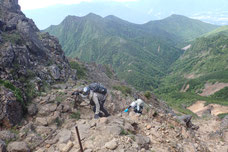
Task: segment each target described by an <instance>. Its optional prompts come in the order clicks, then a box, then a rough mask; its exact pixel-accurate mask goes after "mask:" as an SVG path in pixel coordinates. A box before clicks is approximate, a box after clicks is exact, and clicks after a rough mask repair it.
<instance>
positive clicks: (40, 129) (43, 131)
mask: <svg viewBox="0 0 228 152" xmlns="http://www.w3.org/2000/svg"><path fill="white" fill-rule="evenodd" d="M51 131H52V129H51V128H49V127H44V126H38V127H37V128H36V132H37V133H38V134H41V135H48V134H49V133H50V132H51Z"/></svg>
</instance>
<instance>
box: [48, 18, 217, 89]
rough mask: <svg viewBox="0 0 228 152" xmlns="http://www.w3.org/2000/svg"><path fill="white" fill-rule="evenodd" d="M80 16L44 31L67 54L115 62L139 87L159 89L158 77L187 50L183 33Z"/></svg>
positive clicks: (92, 59) (97, 60) (118, 71)
mask: <svg viewBox="0 0 228 152" xmlns="http://www.w3.org/2000/svg"><path fill="white" fill-rule="evenodd" d="M90 15H92V16H94V14H89V16H90ZM173 17H174V18H177V17H179V16H177V15H174V16H173ZM72 18H73V17H72ZM76 18H77V20H75V19H74V18H73V19H72V20H71V19H70V17H67V18H65V20H64V21H62V23H61V24H59V25H56V26H51V27H49V28H48V29H46V30H44V31H45V32H49V33H50V34H52V35H55V36H57V37H58V38H59V40H60V43H61V44H62V46H63V50H64V51H65V53H66V55H67V56H71V57H76V56H77V57H78V58H80V59H81V60H82V61H86V62H94V61H95V62H97V63H99V64H110V65H114V66H113V68H114V69H115V70H116V71H117V74H118V75H119V77H121V78H126V80H127V82H128V83H129V82H130V84H133V85H134V86H136V87H137V88H142V87H143V86H144V87H145V88H144V89H151V86H153V87H152V88H156V87H157V86H158V83H159V78H158V77H162V76H164V75H165V74H166V73H167V69H168V67H169V66H170V65H171V64H172V63H173V62H174V61H175V60H176V59H177V58H178V57H179V56H180V55H181V54H182V53H183V51H181V50H180V48H178V47H177V45H178V44H180V43H185V42H184V39H183V38H182V36H179V35H177V34H173V33H172V32H167V31H166V30H163V28H159V27H157V26H152V27H148V26H147V25H148V24H142V25H140V24H134V23H130V22H127V21H124V20H122V19H120V18H118V17H115V16H108V17H104V18H103V17H101V16H97V15H95V18H97V19H94V18H92V19H91V18H88V15H87V16H85V17H76ZM68 20H69V21H68ZM189 20H190V21H192V19H189ZM190 21H189V22H190ZM193 21H195V20H193ZM154 23H156V22H153V24H154ZM194 23H195V22H194ZM170 24H171V23H170ZM197 24H198V22H197ZM200 24H201V22H200ZM203 24H204V23H203ZM206 25H208V24H206ZM210 26H212V27H214V28H216V27H217V26H213V25H210ZM188 29H189V28H188ZM208 30H209V29H208ZM195 33H197V32H195ZM199 35H201V33H199V34H198V36H199ZM120 54H121V55H120ZM141 68H143V69H141ZM135 70H136V73H134V72H135ZM132 72H133V73H132ZM143 73H144V74H143ZM133 75H134V76H135V77H137V76H138V75H140V77H138V79H140V78H141V79H143V80H142V81H141V80H135V78H134V76H133ZM144 75H145V76H144ZM157 75H158V76H157ZM136 81H140V82H136ZM143 81H145V82H143Z"/></svg>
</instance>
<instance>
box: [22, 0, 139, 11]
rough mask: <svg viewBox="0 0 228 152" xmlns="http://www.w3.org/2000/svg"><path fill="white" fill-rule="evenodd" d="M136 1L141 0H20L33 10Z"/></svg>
mask: <svg viewBox="0 0 228 152" xmlns="http://www.w3.org/2000/svg"><path fill="white" fill-rule="evenodd" d="M108 1H114V2H134V1H139V0H19V4H20V5H21V9H22V10H32V9H38V8H45V7H49V6H54V5H58V4H65V5H69V4H79V3H81V2H108Z"/></svg>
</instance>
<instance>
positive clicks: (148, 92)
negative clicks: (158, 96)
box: [144, 91, 151, 99]
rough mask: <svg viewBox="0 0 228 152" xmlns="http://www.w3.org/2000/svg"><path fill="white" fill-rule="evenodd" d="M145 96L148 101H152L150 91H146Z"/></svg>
mask: <svg viewBox="0 0 228 152" xmlns="http://www.w3.org/2000/svg"><path fill="white" fill-rule="evenodd" d="M144 96H145V97H146V98H147V99H150V98H151V92H150V91H146V92H145V93H144Z"/></svg>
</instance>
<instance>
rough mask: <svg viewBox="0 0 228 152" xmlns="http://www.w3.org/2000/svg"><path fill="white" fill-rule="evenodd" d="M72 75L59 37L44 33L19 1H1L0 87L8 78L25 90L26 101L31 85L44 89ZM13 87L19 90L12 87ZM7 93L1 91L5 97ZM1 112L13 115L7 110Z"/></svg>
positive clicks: (4, 104)
mask: <svg viewBox="0 0 228 152" xmlns="http://www.w3.org/2000/svg"><path fill="white" fill-rule="evenodd" d="M70 76H72V71H71V69H70V66H69V63H68V60H67V59H66V57H65V56H64V53H63V51H62V49H61V46H60V44H59V42H58V40H57V39H56V38H54V37H53V36H50V35H49V34H46V33H44V34H43V33H40V31H39V29H38V28H37V27H36V25H35V24H34V22H33V21H32V20H31V19H28V18H26V16H25V15H24V14H23V13H22V12H21V11H20V6H19V5H18V0H1V1H0V80H1V81H2V83H0V86H1V85H2V84H4V83H3V82H4V81H6V80H7V81H8V82H10V83H11V84H12V85H14V86H15V87H16V88H19V89H20V90H21V91H22V97H21V98H22V99H23V102H26V101H27V100H28V97H27V96H26V93H27V91H25V90H26V89H25V87H26V86H28V84H32V89H35V90H36V91H40V88H41V87H42V85H43V84H44V83H48V84H51V83H54V82H56V81H66V80H67V79H68V78H69V77H70ZM8 84H9V83H8ZM8 87H9V86H8ZM8 87H7V85H6V88H8ZM9 89H10V90H11V91H12V93H15V92H14V91H15V90H14V89H12V87H11V88H10V87H9ZM5 96H6V94H4V93H2V94H1V98H5ZM6 103H7V102H3V101H1V102H0V107H6ZM18 104H20V103H18ZM17 107H18V106H17ZM19 107H20V106H19ZM19 109H20V108H19ZM10 111H13V110H10ZM18 111H20V110H18ZM1 113H2V111H1ZM3 113H4V112H3ZM1 115H4V116H6V117H9V116H10V114H5V113H4V114H1ZM20 115H21V114H19V115H18V116H20ZM7 119H9V120H10V119H11V118H7ZM12 119H14V118H12ZM19 120H20V119H19ZM2 121H3V119H2V118H0V122H1V123H2ZM9 122H10V123H11V122H12V121H9ZM13 122H15V121H13ZM16 122H17V121H16Z"/></svg>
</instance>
